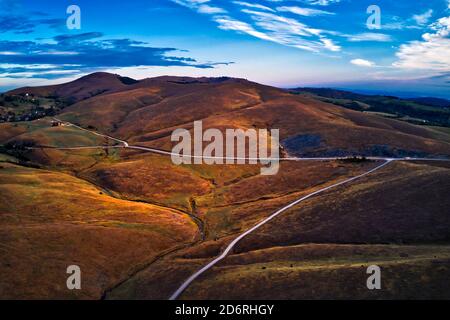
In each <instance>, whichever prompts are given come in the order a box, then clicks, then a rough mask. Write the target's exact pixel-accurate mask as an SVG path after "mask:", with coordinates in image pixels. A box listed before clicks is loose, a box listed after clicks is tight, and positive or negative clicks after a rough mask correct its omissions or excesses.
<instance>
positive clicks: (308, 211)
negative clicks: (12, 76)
mask: <svg viewBox="0 0 450 320" xmlns="http://www.w3.org/2000/svg"><path fill="white" fill-rule="evenodd" d="M27 94H28V97H32V99H38V100H40V101H47V102H48V101H50V100H51V99H53V101H59V102H60V103H61V106H60V107H58V108H56V109H55V110H54V112H55V114H56V115H57V117H58V118H60V119H62V120H65V121H69V122H71V123H74V124H78V125H80V126H81V127H83V128H86V129H89V130H90V131H86V130H80V129H78V128H76V127H74V126H66V125H57V126H54V125H53V124H54V123H52V118H51V117H49V116H45V115H44V116H42V117H38V119H31V120H32V121H12V122H6V123H0V189H1V191H2V192H1V194H0V220H1V221H0V238H1V239H0V240H1V241H0V242H1V243H0V257H1V258H0V273H2V274H7V275H8V276H7V277H6V278H4V279H3V280H2V281H3V282H2V283H0V285H1V286H0V287H1V288H6V289H4V290H3V291H2V290H1V289H0V298H5V297H8V298H9V297H13V298H14V297H24V298H55V297H56V298H74V299H100V298H102V297H103V298H108V299H116V298H135V299H142V298H149V299H166V298H168V296H169V295H170V294H171V293H172V292H173V290H175V289H176V288H177V287H178V286H179V285H180V283H181V282H182V281H183V280H185V279H186V278H187V277H188V276H189V275H191V274H192V273H193V272H194V271H195V270H198V269H199V268H200V267H201V266H203V265H205V264H206V263H207V262H209V261H211V260H212V259H213V258H214V257H216V256H217V255H218V254H219V253H220V252H221V251H222V250H223V249H224V248H225V246H226V245H227V244H229V243H230V242H231V241H232V240H233V239H235V238H236V237H237V236H238V235H239V234H240V233H242V232H244V231H245V230H247V229H248V228H250V227H251V226H253V225H255V224H256V223H258V221H261V219H263V218H266V217H268V216H269V215H270V214H271V213H273V212H274V211H276V210H277V209H279V208H281V207H283V206H285V205H286V204H288V203H290V202H292V201H294V200H295V199H298V198H299V197H302V196H304V195H307V194H310V193H311V192H314V191H316V190H318V189H320V188H323V187H326V186H329V185H331V184H334V183H338V182H339V181H342V180H343V179H347V178H349V177H353V176H356V175H358V174H361V173H363V172H367V171H368V170H370V169H372V168H374V167H375V166H376V165H377V164H378V162H376V161H360V162H358V161H355V162H352V161H311V162H306V161H300V162H297V161H295V162H288V161H282V162H281V164H280V171H279V173H278V174H277V175H274V176H262V175H260V174H259V173H260V171H259V169H260V168H259V165H250V164H246V165H214V166H211V165H205V164H202V165H181V166H176V165H174V164H173V163H172V161H171V160H170V157H167V156H163V155H158V154H152V153H148V152H145V151H142V150H132V149H126V148H121V147H119V144H118V142H117V141H112V140H111V139H107V138H105V137H102V136H98V135H95V134H93V132H95V131H98V132H101V133H105V134H109V135H111V136H113V137H116V138H119V139H123V140H126V141H127V142H128V143H130V144H132V145H138V146H149V147H154V148H160V149H165V150H171V148H172V142H171V141H170V135H171V133H172V131H173V130H174V129H177V128H186V129H188V130H192V126H193V121H196V120H202V121H203V127H204V129H207V128H217V129H219V130H222V131H223V130H225V129H228V128H241V129H248V128H267V129H280V134H281V144H282V155H283V156H288V155H294V156H313V157H314V156H347V155H352V156H353V155H363V156H383V157H424V158H427V157H430V158H434V157H439V158H445V159H449V158H450V132H449V131H448V130H447V129H448V128H446V127H436V126H433V127H431V126H424V125H416V124H414V123H413V122H411V121H405V119H402V118H400V117H397V118H393V117H388V116H386V115H384V114H382V112H381V111H380V112H376V111H373V110H372V111H370V112H367V110H366V109H365V108H369V109H370V108H372V107H371V106H370V105H369V104H368V101H367V100H366V101H365V102H363V101H362V99H363V97H362V96H348V95H347V94H350V93H338V96H334V97H333V98H332V100H333V101H331V100H328V99H331V98H325V97H324V96H319V94H318V93H317V92H316V93H314V94H313V93H311V92H309V93H305V92H301V93H299V92H292V91H286V90H282V89H279V88H274V87H269V86H265V85H261V84H257V83H254V82H250V81H247V80H245V79H234V78H227V77H222V78H188V77H168V76H166V77H157V78H148V79H144V80H139V81H137V80H133V79H130V78H124V77H121V76H118V75H112V74H107V73H95V74H92V75H89V76H86V77H83V78H80V79H78V80H75V81H73V82H70V83H66V84H61V85H55V86H50V87H36V88H21V89H16V90H13V91H10V92H7V93H5V94H4V95H3V97H9V98H8V99H16V100H15V101H18V102H20V101H22V100H21V99H23V98H24V97H27V96H26V95H27ZM333 95H334V93H333ZM19 97H20V98H19ZM336 99H340V100H339V101H341V100H345V101H351V102H352V103H353V102H355V101H357V102H356V104H357V105H358V106H360V109H358V108H349V107H348V106H347V105H346V103H347V102H346V103H345V105H337V104H340V102H339V101H335V100H336ZM377 99H383V104H386V105H388V106H390V108H391V107H392V108H395V106H396V105H397V104H393V105H392V106H391V104H390V102H389V101H391V100H395V98H392V97H389V98H387V97H384V98H377ZM24 101H25V102H26V103H27V105H25V106H24V105H20V103H19V104H18V105H13V104H11V105H8V108H9V109H14V108H21V107H23V108H24V109H26V108H28V107H29V104H28V103H29V100H27V99H25V100H24ZM399 101H400V100H399ZM399 101H397V102H396V103H399ZM401 103H402V104H403V106H402V108H401V110H402V111H401V112H405V111H404V110H408V109H407V108H408V106H411V108H412V109H414V110H416V109H415V108H416V104H417V102H410V101H409V102H403V100H401ZM408 103H409V104H408ZM420 105H421V106H422V107H423V105H422V104H420ZM427 108H431V109H432V112H433V115H436V114H435V113H434V112H435V111H436V110H435V108H438V107H437V106H427ZM439 108H443V107H439ZM24 109H23V110H24ZM431 109H430V110H431ZM385 111H386V110H385ZM399 112H400V111H399ZM27 146H33V147H34V148H33V149H28V148H26V147H27ZM77 146H102V148H93V149H72V150H69V149H57V148H63V147H77ZM54 147H57V148H54ZM448 181H449V168H448V164H446V163H444V162H436V161H434V162H431V161H422V162H420V163H412V162H408V163H403V162H398V163H393V164H390V165H389V166H387V167H385V168H383V169H382V170H381V171H379V172H377V173H376V174H373V175H370V176H367V177H365V178H364V179H362V180H360V181H356V182H354V183H352V184H351V185H347V186H345V187H344V186H342V187H339V188H338V189H335V190H333V191H330V192H326V193H323V194H321V195H320V196H319V197H314V198H311V199H310V200H308V201H307V202H305V203H303V204H302V205H300V206H298V207H294V208H291V209H290V210H289V211H287V212H285V213H284V214H282V215H281V216H279V217H278V218H277V219H275V220H273V221H271V222H270V223H269V224H267V225H265V226H264V228H262V229H260V230H259V231H258V232H256V233H254V234H252V236H251V237H248V238H246V239H245V241H242V242H241V243H240V244H239V246H237V247H236V248H235V250H234V252H232V253H231V255H230V256H229V257H227V258H226V259H225V260H224V261H222V262H221V264H219V265H217V266H215V267H214V268H213V269H211V270H210V272H209V273H207V274H205V276H204V277H202V278H200V279H199V281H198V282H195V283H194V284H193V285H192V287H190V288H188V290H187V291H186V292H185V293H184V294H183V295H182V296H181V298H192V299H202V298H237V299H252V298H255V299H256V298H261V299H266V298H275V299H281V298H292V299H295V298H308V299H311V298H332V297H335V298H355V299H359V298H374V297H375V298H395V297H399V298H405V297H406V298H407V297H413V298H426V297H438V298H447V297H449V296H450V294H449V291H448V289H447V290H446V289H445V288H444V287H443V285H442V281H443V280H442V279H444V278H445V277H446V276H448V274H449V269H448V260H449V257H450V254H449V252H450V251H449V245H450V242H449V238H448V231H449V230H450V220H449V219H448V214H447V212H448V210H447V209H448V207H449V205H450V204H449V202H448V197H447V193H448V187H449V186H448ZM26 256H29V257H30V258H29V261H30V262H31V264H30V263H28V262H27V261H28V260H21V257H26ZM73 261H76V262H77V263H79V264H81V265H82V266H83V268H85V270H86V272H87V277H88V280H87V281H88V282H87V291H85V292H82V293H79V294H73V293H70V292H68V291H67V290H66V288H65V282H64V276H65V269H64V266H65V265H66V264H69V263H70V264H72V263H73ZM369 263H379V264H381V265H382V266H383V268H384V267H385V268H386V270H387V273H386V276H385V277H386V278H384V279H386V284H387V287H386V288H387V290H385V291H383V292H381V293H377V294H370V293H368V292H366V291H364V290H363V289H364V288H361V287H358V284H359V283H361V284H363V285H364V282H363V280H361V279H363V278H364V277H365V275H366V274H365V269H364V266H367V264H369ZM33 265H38V266H40V269H39V270H38V271H36V269H35V268H33V267H32V266H33ZM13 266H14V267H13ZM433 266H438V267H439V268H440V269H439V270H440V271H441V272H438V273H433V272H431V270H432V267H433ZM14 268H16V269H20V270H22V272H15V270H16V269H14ZM422 273H423V274H424V273H426V274H427V275H429V276H428V277H425V278H424V277H420V276H419V275H420V274H422ZM61 274H62V275H61ZM168 275H169V276H168ZM402 275H406V276H405V278H402ZM330 276H331V277H335V278H336V279H337V280H336V281H335V282H333V285H332V286H331V285H330V280H329V277H330ZM305 278H308V279H309V280H307V279H305ZM405 282H407V283H408V285H405V284H404V283H405ZM349 283H351V284H352V285H348V284H349ZM25 284H27V285H25ZM11 288H16V290H15V292H17V293H16V295H12V294H11V292H12V291H11ZM29 288H39V289H36V290H32V289H29ZM283 288H284V289H283Z"/></svg>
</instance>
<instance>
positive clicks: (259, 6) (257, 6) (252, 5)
mask: <svg viewBox="0 0 450 320" xmlns="http://www.w3.org/2000/svg"><path fill="white" fill-rule="evenodd" d="M233 3H234V4H237V5H239V6H243V7H247V8H253V9H260V10H266V11H271V12H275V10H274V9H272V8H269V7H267V6H264V5H262V4H259V3H249V2H244V1H233Z"/></svg>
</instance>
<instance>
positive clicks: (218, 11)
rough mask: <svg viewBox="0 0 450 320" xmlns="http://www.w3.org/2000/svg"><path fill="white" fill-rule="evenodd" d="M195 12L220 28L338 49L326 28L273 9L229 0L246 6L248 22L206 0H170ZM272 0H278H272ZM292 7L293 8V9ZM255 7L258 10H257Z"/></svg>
mask: <svg viewBox="0 0 450 320" xmlns="http://www.w3.org/2000/svg"><path fill="white" fill-rule="evenodd" d="M171 1H173V2H175V3H178V4H180V5H183V6H185V7H188V8H190V9H192V10H195V11H197V12H199V13H206V14H209V15H211V16H212V20H213V21H215V22H216V23H217V24H218V27H219V28H220V29H222V30H233V31H237V32H241V33H245V34H248V35H250V36H253V37H256V38H258V39H262V40H266V41H271V42H275V43H278V44H281V45H285V46H289V47H293V48H297V49H302V50H308V51H312V52H320V51H322V50H327V51H333V52H335V51H340V50H341V47H340V46H339V45H337V44H336V43H334V42H333V40H332V39H329V38H328V36H329V35H331V34H332V32H330V31H326V30H320V29H315V28H311V27H309V26H308V25H306V24H304V23H301V22H299V21H297V20H295V19H291V18H287V17H283V16H281V15H278V14H275V12H276V11H275V10H273V9H271V8H269V7H266V6H263V5H260V4H258V3H250V2H245V1H233V3H234V4H237V5H240V6H242V7H246V8H243V9H241V12H242V13H244V14H246V15H247V16H248V18H249V19H250V20H251V22H246V21H242V20H238V19H235V18H233V17H231V16H229V14H227V13H226V11H225V10H224V9H222V8H219V7H215V6H211V5H209V4H210V3H212V2H211V1H210V0H171ZM272 2H280V1H273V0H272ZM293 8H294V9H293ZM258 9H259V10H258ZM281 10H286V11H291V12H293V11H295V13H297V14H302V15H313V16H314V15H319V14H332V13H328V12H326V11H322V10H316V9H306V8H299V7H281Z"/></svg>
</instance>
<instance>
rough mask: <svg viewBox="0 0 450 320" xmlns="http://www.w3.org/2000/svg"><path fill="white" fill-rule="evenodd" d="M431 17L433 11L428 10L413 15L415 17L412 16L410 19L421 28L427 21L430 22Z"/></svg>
mask: <svg viewBox="0 0 450 320" xmlns="http://www.w3.org/2000/svg"><path fill="white" fill-rule="evenodd" d="M432 15H433V10H431V9H429V10H427V11H425V12H424V13H422V14H415V15H413V17H412V18H413V20H415V21H416V23H417V24H418V25H421V26H423V25H425V24H427V23H428V20H430V18H431V16H432Z"/></svg>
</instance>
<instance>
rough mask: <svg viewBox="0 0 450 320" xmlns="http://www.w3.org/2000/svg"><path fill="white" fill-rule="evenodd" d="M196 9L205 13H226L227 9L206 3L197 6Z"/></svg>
mask: <svg viewBox="0 0 450 320" xmlns="http://www.w3.org/2000/svg"><path fill="white" fill-rule="evenodd" d="M197 11H198V12H199V13H206V14H217V13H226V12H227V11H226V10H224V9H222V8H219V7H213V6H210V5H207V4H202V5H200V6H199V7H198V8H197Z"/></svg>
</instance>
